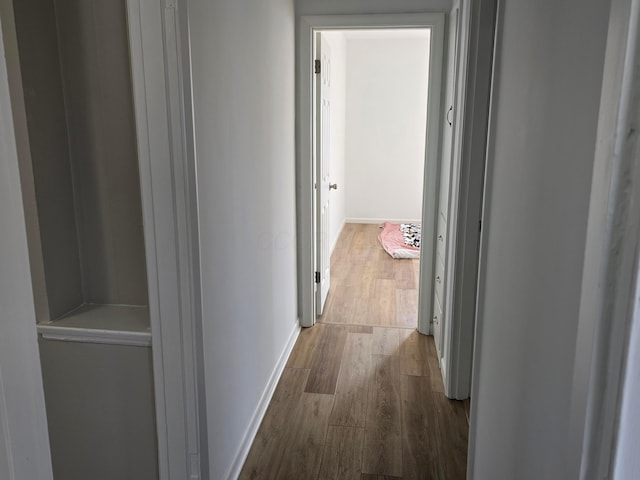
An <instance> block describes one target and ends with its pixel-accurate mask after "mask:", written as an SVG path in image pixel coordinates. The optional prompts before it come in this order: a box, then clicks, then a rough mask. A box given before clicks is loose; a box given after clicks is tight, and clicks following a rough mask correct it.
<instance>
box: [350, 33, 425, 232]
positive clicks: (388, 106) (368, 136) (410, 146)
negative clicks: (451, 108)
mask: <svg viewBox="0 0 640 480" xmlns="http://www.w3.org/2000/svg"><path fill="white" fill-rule="evenodd" d="M346 38H347V42H346V45H347V56H346V61H347V97H346V98H347V110H346V115H347V117H346V131H347V135H346V185H345V191H346V196H347V197H346V215H347V221H372V222H378V221H384V220H400V221H402V220H412V221H420V218H421V217H422V215H421V213H422V185H423V172H424V162H425V160H424V158H425V139H426V133H425V132H426V122H427V87H428V78H429V77H428V75H429V37H428V34H427V33H426V32H424V33H423V34H417V33H415V32H414V33H412V32H409V33H402V32H377V33H375V34H371V36H369V35H368V34H367V33H361V32H354V33H347V34H346Z"/></svg>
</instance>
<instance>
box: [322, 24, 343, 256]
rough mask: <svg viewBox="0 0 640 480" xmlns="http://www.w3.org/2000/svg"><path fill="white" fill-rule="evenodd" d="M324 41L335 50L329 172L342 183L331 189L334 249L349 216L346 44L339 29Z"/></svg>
mask: <svg viewBox="0 0 640 480" xmlns="http://www.w3.org/2000/svg"><path fill="white" fill-rule="evenodd" d="M322 42H326V43H327V44H328V45H329V48H330V49H331V71H330V75H331V78H330V81H331V132H330V146H331V156H330V162H329V174H330V178H331V183H336V184H337V185H338V189H337V190H331V192H330V195H331V197H330V204H329V242H330V243H329V245H330V246H331V250H330V251H333V249H334V247H335V245H336V242H337V241H338V237H339V236H340V232H341V231H342V227H343V226H344V222H345V219H346V206H345V198H346V195H345V190H346V188H345V187H346V182H345V139H346V132H345V129H346V125H345V121H346V88H347V85H346V81H347V79H346V73H347V70H346V45H345V38H344V34H343V33H342V32H339V31H334V32H323V33H322Z"/></svg>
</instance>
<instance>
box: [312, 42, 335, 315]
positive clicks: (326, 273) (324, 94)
mask: <svg viewBox="0 0 640 480" xmlns="http://www.w3.org/2000/svg"><path fill="white" fill-rule="evenodd" d="M316 52H317V56H316V61H315V77H316V162H315V163H316V239H315V241H316V314H317V315H322V310H323V309H324V304H325V302H326V300H327V295H328V293H329V285H330V280H331V277H330V263H331V261H330V260H331V259H330V258H329V257H330V255H329V190H330V189H331V188H335V186H334V185H331V184H330V182H329V155H330V146H331V143H330V142H331V140H330V126H331V77H330V75H331V51H330V49H329V45H328V44H327V43H326V42H325V43H322V42H321V34H320V33H318V34H317V35H316Z"/></svg>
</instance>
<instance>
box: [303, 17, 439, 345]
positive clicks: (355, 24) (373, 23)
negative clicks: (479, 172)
mask: <svg viewBox="0 0 640 480" xmlns="http://www.w3.org/2000/svg"><path fill="white" fill-rule="evenodd" d="M362 28H431V29H432V34H431V47H430V48H431V56H430V64H431V65H442V56H443V46H444V13H416V14H374V15H321V16H316V15H311V16H302V17H300V21H299V28H298V51H297V52H298V71H297V82H296V83H297V95H298V96H297V111H298V122H297V125H296V137H297V155H296V167H297V168H296V172H297V179H296V200H297V205H298V272H299V277H298V302H299V306H298V308H299V317H300V324H301V326H303V327H310V326H313V324H314V323H315V319H316V315H315V312H316V308H315V281H314V272H315V265H314V258H315V257H314V244H315V238H314V228H315V227H314V215H313V211H314V210H313V209H314V201H315V199H314V197H315V195H314V191H313V179H314V176H313V171H314V168H313V167H314V154H313V124H314V122H313V120H314V119H313V111H314V110H313V101H314V99H313V95H312V93H313V60H314V57H313V40H314V32H315V31H317V30H346V29H362ZM441 84H442V75H441V69H434V68H430V69H429V92H430V94H429V99H428V107H427V124H428V125H435V127H434V128H428V129H427V132H426V134H427V143H426V145H427V148H426V150H427V151H426V152H425V153H426V157H427V158H435V159H438V161H436V162H433V161H425V173H424V178H425V180H424V192H426V194H425V195H424V196H423V208H422V226H423V235H424V236H425V237H427V238H431V237H433V236H434V232H435V228H436V202H437V186H438V183H437V182H438V181H437V178H438V172H439V157H440V155H439V152H440V142H439V138H440V114H441V112H440V110H441V108H440V101H441V97H442V94H441ZM431 92H435V94H433V95H432V94H431ZM425 226H426V227H425ZM429 235H431V237H429ZM433 247H434V248H432V249H429V250H424V251H423V252H421V257H422V258H421V260H420V265H421V267H420V292H421V293H420V305H419V308H418V312H419V319H418V330H420V331H421V332H422V333H425V334H429V333H431V331H430V328H431V321H430V320H431V311H432V309H433V271H434V268H435V245H433ZM432 250H433V251H432ZM422 292H424V293H422ZM425 312H426V313H425Z"/></svg>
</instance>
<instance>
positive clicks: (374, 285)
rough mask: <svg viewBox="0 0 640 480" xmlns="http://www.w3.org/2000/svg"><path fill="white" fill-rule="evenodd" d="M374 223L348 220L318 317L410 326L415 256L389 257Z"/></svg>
mask: <svg viewBox="0 0 640 480" xmlns="http://www.w3.org/2000/svg"><path fill="white" fill-rule="evenodd" d="M379 233H380V228H379V226H378V225H371V224H355V223H347V224H346V225H345V226H344V228H343V229H342V233H341V234H340V238H339V239H338V242H337V244H336V247H335V249H334V250H333V254H332V255H331V288H330V289H329V295H328V297H327V302H326V303H325V307H324V311H323V314H322V316H321V317H319V318H318V322H321V323H336V324H356V325H379V326H383V327H407V328H415V327H416V326H417V325H418V275H419V273H420V260H418V259H393V258H391V256H389V255H388V254H387V253H386V252H385V251H384V250H383V249H382V247H381V246H380V243H379V242H378V234H379Z"/></svg>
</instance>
